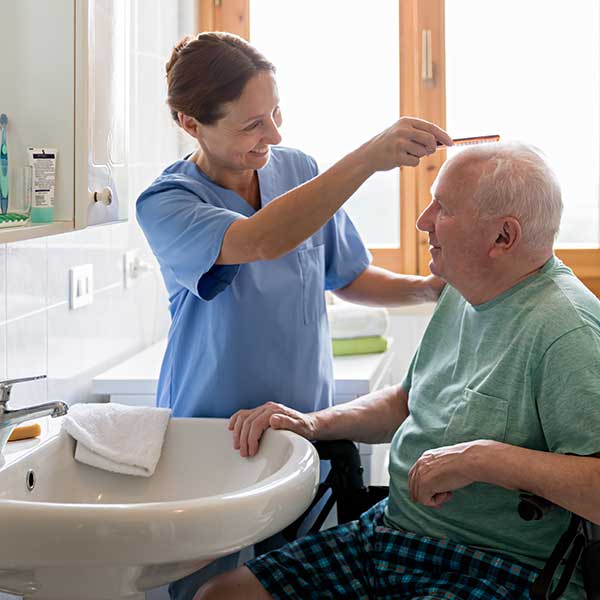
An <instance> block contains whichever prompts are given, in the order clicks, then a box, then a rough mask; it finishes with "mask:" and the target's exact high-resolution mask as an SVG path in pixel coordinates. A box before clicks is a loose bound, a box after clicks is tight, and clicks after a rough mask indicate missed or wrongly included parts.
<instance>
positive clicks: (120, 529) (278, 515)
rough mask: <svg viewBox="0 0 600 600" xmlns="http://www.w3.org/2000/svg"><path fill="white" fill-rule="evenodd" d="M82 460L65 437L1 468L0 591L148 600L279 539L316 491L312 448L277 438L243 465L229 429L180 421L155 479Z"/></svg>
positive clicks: (292, 438) (272, 435)
mask: <svg viewBox="0 0 600 600" xmlns="http://www.w3.org/2000/svg"><path fill="white" fill-rule="evenodd" d="M73 451H74V442H73V440H72V439H71V438H70V437H68V436H66V434H61V435H59V436H54V437H52V438H50V439H48V440H47V441H45V442H43V443H42V444H40V445H39V446H38V447H36V448H34V449H32V450H31V451H28V452H26V453H24V454H23V455H22V456H21V457H20V458H18V459H17V460H16V461H14V462H12V463H10V464H7V465H5V466H1V464H0V531H1V532H2V543H1V544H0V590H3V591H6V592H9V593H13V594H16V595H19V596H21V595H22V596H24V597H25V598H27V599H29V598H32V599H33V598H36V599H42V600H87V599H90V600H116V599H118V598H136V599H137V598H138V597H141V598H143V596H142V595H140V594H141V593H142V592H143V591H144V590H147V589H151V588H153V587H157V586H159V585H163V584H165V583H167V582H169V581H173V580H175V579H179V578H181V577H183V576H185V575H187V574H189V573H192V572H193V571H195V570H197V569H198V568H200V567H202V566H203V565H204V564H206V563H208V562H210V561H211V560H213V559H215V558H217V557H219V556H223V555H225V554H228V553H230V552H233V551H235V550H239V549H240V548H243V547H244V546H248V545H250V544H253V543H254V542H257V541H260V540H262V539H265V538H267V537H268V536H270V535H272V534H273V533H275V532H277V531H280V530H281V529H283V528H284V527H285V526H286V525H288V524H289V523H291V522H292V521H294V520H295V519H296V518H297V517H298V516H300V515H301V514H302V512H303V511H304V510H305V509H306V508H307V507H308V506H309V504H310V502H311V500H312V498H313V497H314V494H315V492H316V489H317V486H318V481H319V466H318V464H319V463H318V456H317V453H316V451H315V449H314V447H313V445H312V444H310V443H309V442H308V441H306V440H305V439H303V438H301V437H299V436H297V435H295V434H293V433H290V432H284V431H273V430H268V431H267V432H266V433H265V435H264V437H263V441H262V443H261V448H260V451H259V453H258V454H257V456H255V457H252V458H241V457H240V455H239V453H238V452H237V451H235V450H233V447H232V434H231V432H230V431H228V430H227V420H224V419H172V420H171V422H170V424H169V427H168V430H167V435H166V439H165V445H164V448H163V453H162V456H161V459H160V462H159V464H158V467H157V469H156V472H155V473H154V475H153V476H152V477H150V478H142V477H132V476H127V475H116V474H113V473H108V472H106V471H101V470H99V469H95V468H93V467H88V466H86V465H82V464H80V463H77V462H75V460H74V458H73ZM31 472H33V476H31ZM28 473H29V475H28ZM33 479H35V485H34V487H33V489H32V490H31V491H29V489H28V485H27V484H28V483H29V484H31V483H33Z"/></svg>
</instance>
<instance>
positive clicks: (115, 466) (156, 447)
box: [62, 402, 171, 477]
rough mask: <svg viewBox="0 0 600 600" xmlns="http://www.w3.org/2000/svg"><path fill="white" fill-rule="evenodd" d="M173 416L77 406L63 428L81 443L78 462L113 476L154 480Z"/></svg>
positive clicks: (117, 406) (166, 410)
mask: <svg viewBox="0 0 600 600" xmlns="http://www.w3.org/2000/svg"><path fill="white" fill-rule="evenodd" d="M170 416H171V409H170V408H151V407H145V406H125V405H123V404H116V403H114V402H108V403H106V404H75V405H74V406H72V407H71V408H69V412H68V413H67V415H66V416H65V418H64V421H63V426H62V427H63V429H64V430H65V431H66V432H67V433H69V434H70V435H71V436H72V437H74V438H75V440H77V447H76V449H75V460H78V461H79V462H82V463H85V464H87V465H91V466H92V467H97V468H99V469H105V470H106V471H112V472H113V473H124V474H126V475H141V476H142V477H150V476H151V475H152V474H153V473H154V469H156V465H157V464H158V460H159V458H160V453H161V451H162V445H163V441H164V438H165V432H166V430H167V425H168V424H169V418H170Z"/></svg>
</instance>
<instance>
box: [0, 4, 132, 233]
mask: <svg viewBox="0 0 600 600" xmlns="http://www.w3.org/2000/svg"><path fill="white" fill-rule="evenodd" d="M129 5H130V3H129V2H124V1H123V0H52V2H39V0H18V1H15V0H0V15H2V23H3V27H2V29H3V31H2V35H1V36H0V56H1V59H0V114H4V115H6V117H5V118H3V119H1V122H2V123H4V125H2V128H3V130H2V135H3V139H5V140H6V145H5V147H3V150H5V152H4V153H3V154H2V156H1V157H0V158H1V159H2V164H1V165H0V167H2V171H3V172H4V174H5V175H4V184H6V185H4V190H3V192H2V193H3V194H4V192H7V196H8V202H6V198H5V199H4V200H5V201H4V204H5V205H7V208H6V210H3V211H2V212H3V213H5V214H4V215H2V214H0V243H3V242H11V241H16V240H22V239H29V238H33V237H39V236H46V235H51V234H53V233H62V232H66V231H71V230H74V229H82V228H85V227H87V226H90V225H97V224H101V223H112V222H117V221H123V220H126V219H127V216H128V215H127V206H128V200H127V189H128V176H127V173H128V169H127V161H128V131H129V33H130V6H129ZM40 150H42V151H43V152H45V153H46V156H47V155H50V154H55V161H54V164H53V165H52V164H50V162H51V161H45V163H47V164H45V163H44V161H41V162H42V166H41V167H40V166H39V165H38V164H37V163H36V162H35V160H33V159H32V156H34V155H36V154H34V152H35V151H38V154H37V155H36V156H42V157H45V155H42V154H39V151H40ZM32 165H33V166H32ZM52 201H53V211H47V210H46V211H45V214H46V215H48V214H49V215H50V218H47V217H46V218H44V219H40V218H39V216H36V211H35V209H36V207H38V208H39V207H40V206H41V207H48V206H49V203H50V202H52ZM32 206H33V208H34V210H33V211H32V213H31V219H30V220H28V221H25V222H24V223H23V222H21V223H18V224H17V223H15V222H11V221H10V219H9V218H7V216H6V215H8V214H10V213H11V212H12V213H14V214H17V215H18V214H25V215H27V214H28V213H29V209H30V208H31V207H32ZM41 212H44V211H39V210H38V211H37V214H38V215H39V214H40V213H41ZM41 220H44V221H46V222H40V221H41ZM36 221H37V222H36Z"/></svg>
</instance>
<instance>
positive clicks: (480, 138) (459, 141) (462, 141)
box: [437, 135, 500, 147]
mask: <svg viewBox="0 0 600 600" xmlns="http://www.w3.org/2000/svg"><path fill="white" fill-rule="evenodd" d="M452 141H453V142H454V145H455V146H472V145H474V144H489V143H490V142H499V141H500V136H499V135H476V136H473V137H463V138H453V139H452ZM437 145H438V147H441V146H444V144H442V143H441V142H438V143H437Z"/></svg>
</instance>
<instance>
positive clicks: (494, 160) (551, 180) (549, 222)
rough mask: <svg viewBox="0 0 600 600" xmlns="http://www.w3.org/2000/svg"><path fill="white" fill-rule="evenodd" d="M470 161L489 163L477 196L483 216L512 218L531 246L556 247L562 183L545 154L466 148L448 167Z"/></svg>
mask: <svg viewBox="0 0 600 600" xmlns="http://www.w3.org/2000/svg"><path fill="white" fill-rule="evenodd" d="M469 158H473V159H475V160H476V161H478V162H485V163H486V165H485V167H484V169H483V171H482V174H481V177H480V178H479V184H478V187H477V190H476V191H475V194H474V196H473V204H474V206H475V207H476V209H477V210H478V212H479V216H481V217H482V218H493V217H500V216H504V215H510V216H512V217H514V218H516V219H518V221H519V223H520V224H521V227H522V229H523V238H524V241H525V242H526V243H527V244H528V245H530V246H532V247H545V246H547V245H548V244H549V245H552V244H553V242H554V240H555V239H556V236H557V235H558V230H559V227H560V218H561V215H562V209H563V204H562V199H561V192H560V185H559V183H558V179H557V178H556V175H555V174H554V171H553V170H552V168H551V167H550V165H549V164H548V162H547V161H546V160H545V159H544V158H543V155H542V153H541V152H540V151H539V150H538V149H537V148H535V147H534V146H531V145H528V144H524V143H521V142H502V143H493V144H485V145H481V146H472V147H470V148H466V149H465V150H463V151H461V152H460V153H459V154H458V155H457V156H455V157H453V158H452V159H451V160H450V161H448V163H452V162H454V161H456V160H460V161H461V162H462V161H463V160H466V159H469Z"/></svg>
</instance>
